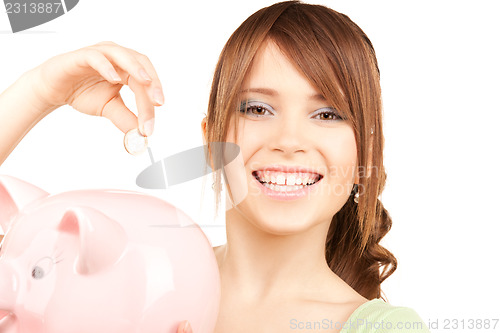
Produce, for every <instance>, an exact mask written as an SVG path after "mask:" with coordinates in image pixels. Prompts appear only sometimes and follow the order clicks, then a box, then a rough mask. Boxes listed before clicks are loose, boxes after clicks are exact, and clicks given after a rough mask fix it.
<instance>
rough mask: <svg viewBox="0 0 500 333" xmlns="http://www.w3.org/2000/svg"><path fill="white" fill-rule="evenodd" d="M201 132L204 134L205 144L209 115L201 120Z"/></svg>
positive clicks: (205, 141)
mask: <svg viewBox="0 0 500 333" xmlns="http://www.w3.org/2000/svg"><path fill="white" fill-rule="evenodd" d="M201 133H202V135H203V144H204V145H206V144H207V117H205V118H203V120H202V121H201Z"/></svg>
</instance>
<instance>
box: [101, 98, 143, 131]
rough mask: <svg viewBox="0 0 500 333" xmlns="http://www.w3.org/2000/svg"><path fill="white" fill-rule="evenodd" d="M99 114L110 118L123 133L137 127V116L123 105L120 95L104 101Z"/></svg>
mask: <svg viewBox="0 0 500 333" xmlns="http://www.w3.org/2000/svg"><path fill="white" fill-rule="evenodd" d="M101 115H102V116H103V117H106V118H108V119H109V120H111V122H112V123H113V124H114V125H115V126H116V127H118V129H119V130H120V131H122V132H123V133H127V132H128V131H130V130H131V129H134V128H137V117H136V116H135V114H134V113H133V112H132V111H130V110H129V109H128V108H127V107H126V106H125V104H124V103H123V100H122V98H121V96H120V95H117V96H116V97H114V98H113V99H112V100H110V101H109V102H108V103H106V105H105V106H104V108H103V109H102V112H101Z"/></svg>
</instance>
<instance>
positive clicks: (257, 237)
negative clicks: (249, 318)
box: [215, 209, 344, 303]
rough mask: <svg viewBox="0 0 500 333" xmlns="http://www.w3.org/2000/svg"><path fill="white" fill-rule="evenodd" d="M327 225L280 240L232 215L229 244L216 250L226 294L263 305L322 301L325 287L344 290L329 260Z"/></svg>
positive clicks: (228, 222)
mask: <svg viewBox="0 0 500 333" xmlns="http://www.w3.org/2000/svg"><path fill="white" fill-rule="evenodd" d="M329 224H330V221H325V222H324V223H318V224H316V225H314V226H313V227H311V228H309V229H307V230H304V231H302V232H300V233H294V234H289V235H276V234H271V233H269V232H265V231H263V230H261V229H259V228H258V227H257V226H255V224H253V223H252V222H251V221H248V220H246V219H245V218H244V217H242V215H241V214H239V213H238V212H237V211H236V210H234V209H231V210H229V211H228V212H227V213H226V228H227V244H225V245H222V246H220V247H218V248H216V249H215V253H216V257H217V261H218V264H219V270H220V274H221V283H222V286H223V287H224V289H225V291H227V292H230V293H231V294H234V293H236V294H238V298H239V299H240V300H241V299H243V300H245V299H246V300H247V301H248V302H257V303H260V302H262V301H266V300H273V299H280V300H281V301H283V300H285V299H301V298H310V297H314V295H317V296H318V297H319V298H321V293H323V295H324V293H325V290H324V289H325V285H328V286H332V285H333V286H335V285H338V286H339V289H341V287H342V285H343V284H344V283H343V281H341V279H340V278H338V277H337V276H336V275H335V274H334V273H333V272H332V271H331V270H330V268H329V267H328V265H327V263H326V260H325V241H326V235H327V232H328V228H329ZM332 283H333V284H332ZM223 292H224V290H223Z"/></svg>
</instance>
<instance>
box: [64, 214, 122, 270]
mask: <svg viewBox="0 0 500 333" xmlns="http://www.w3.org/2000/svg"><path fill="white" fill-rule="evenodd" d="M58 230H59V231H62V232H67V233H70V234H73V235H75V236H76V237H75V241H77V242H79V244H78V257H77V263H76V270H77V272H78V273H79V274H82V275H83V274H93V273H96V272H98V271H100V270H102V269H105V268H108V267H110V266H112V265H113V264H114V263H116V262H117V261H118V259H119V258H120V257H121V255H122V253H123V252H124V251H125V248H126V246H127V243H128V238H127V234H126V232H125V230H124V229H123V228H122V226H121V225H120V224H118V223H117V222H116V221H115V220H113V219H111V218H109V217H108V216H106V215H104V214H103V213H101V212H100V211H98V210H96V209H93V208H90V207H81V206H78V207H71V208H69V209H68V210H67V211H66V213H65V214H64V216H63V218H62V219H61V222H60V223H59V227H58Z"/></svg>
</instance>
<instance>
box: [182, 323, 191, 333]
mask: <svg viewBox="0 0 500 333" xmlns="http://www.w3.org/2000/svg"><path fill="white" fill-rule="evenodd" d="M182 332H184V333H191V332H193V330H192V329H191V325H190V324H189V321H186V323H185V324H184V328H183V329H182Z"/></svg>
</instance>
